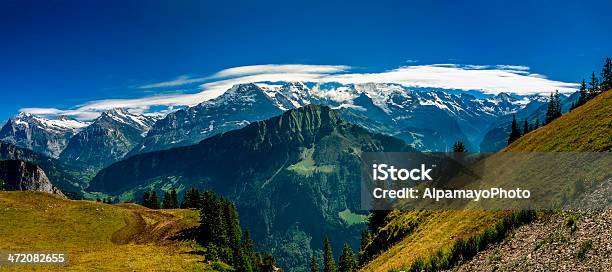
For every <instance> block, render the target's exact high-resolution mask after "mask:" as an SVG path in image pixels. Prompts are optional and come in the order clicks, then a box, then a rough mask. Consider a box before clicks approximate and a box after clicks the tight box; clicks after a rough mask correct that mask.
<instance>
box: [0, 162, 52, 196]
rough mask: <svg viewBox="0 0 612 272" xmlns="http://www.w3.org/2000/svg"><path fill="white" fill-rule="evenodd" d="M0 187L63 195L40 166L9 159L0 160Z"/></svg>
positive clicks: (9, 189) (10, 189)
mask: <svg viewBox="0 0 612 272" xmlns="http://www.w3.org/2000/svg"><path fill="white" fill-rule="evenodd" d="M0 189H2V190H8V191H15V190H17V191H39V192H45V193H50V194H57V195H61V196H64V194H62V192H61V191H60V190H59V189H57V188H56V187H55V186H53V184H51V182H50V181H49V179H48V178H47V175H46V174H45V171H43V170H42V169H41V168H40V167H38V166H37V165H35V164H32V163H29V162H25V161H19V160H9V161H0Z"/></svg>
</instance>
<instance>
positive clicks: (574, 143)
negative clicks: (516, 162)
mask: <svg viewBox="0 0 612 272" xmlns="http://www.w3.org/2000/svg"><path fill="white" fill-rule="evenodd" d="M505 151H521V152H524V151H588V152H597V151H612V90H610V91H607V92H605V93H603V94H601V95H599V96H597V97H595V98H594V99H593V100H591V101H589V102H587V103H586V104H584V105H583V106H581V107H578V108H577V109H575V110H573V111H572V112H570V113H568V114H565V115H563V116H561V117H560V118H558V119H557V120H555V121H553V122H552V123H550V124H548V125H546V126H544V127H541V128H540V129H537V130H535V131H533V132H531V133H529V134H527V135H525V136H523V137H521V138H520V139H518V140H517V141H516V142H514V143H512V144H511V145H510V146H508V147H507V148H506V149H505Z"/></svg>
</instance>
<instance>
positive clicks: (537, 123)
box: [533, 118, 540, 130]
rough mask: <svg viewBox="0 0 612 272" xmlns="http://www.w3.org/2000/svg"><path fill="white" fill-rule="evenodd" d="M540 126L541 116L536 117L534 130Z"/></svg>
mask: <svg viewBox="0 0 612 272" xmlns="http://www.w3.org/2000/svg"><path fill="white" fill-rule="evenodd" d="M538 128H540V118H538V119H536V121H535V126H534V128H533V129H534V130H535V129H538Z"/></svg>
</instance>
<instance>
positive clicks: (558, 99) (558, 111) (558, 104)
mask: <svg viewBox="0 0 612 272" xmlns="http://www.w3.org/2000/svg"><path fill="white" fill-rule="evenodd" d="M554 98H555V100H554V101H555V111H554V112H553V117H554V119H557V118H559V117H561V114H562V113H561V95H560V94H559V91H555V96H554Z"/></svg>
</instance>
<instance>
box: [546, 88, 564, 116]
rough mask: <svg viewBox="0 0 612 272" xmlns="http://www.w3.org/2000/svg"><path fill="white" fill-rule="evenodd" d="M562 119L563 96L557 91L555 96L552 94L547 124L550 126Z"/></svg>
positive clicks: (547, 111)
mask: <svg viewBox="0 0 612 272" xmlns="http://www.w3.org/2000/svg"><path fill="white" fill-rule="evenodd" d="M559 117H561V96H560V95H559V91H555V94H554V95H553V94H552V93H551V94H550V98H549V100H548V108H547V109H546V124H549V123H550V122H552V121H553V120H555V119H557V118H559Z"/></svg>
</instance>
